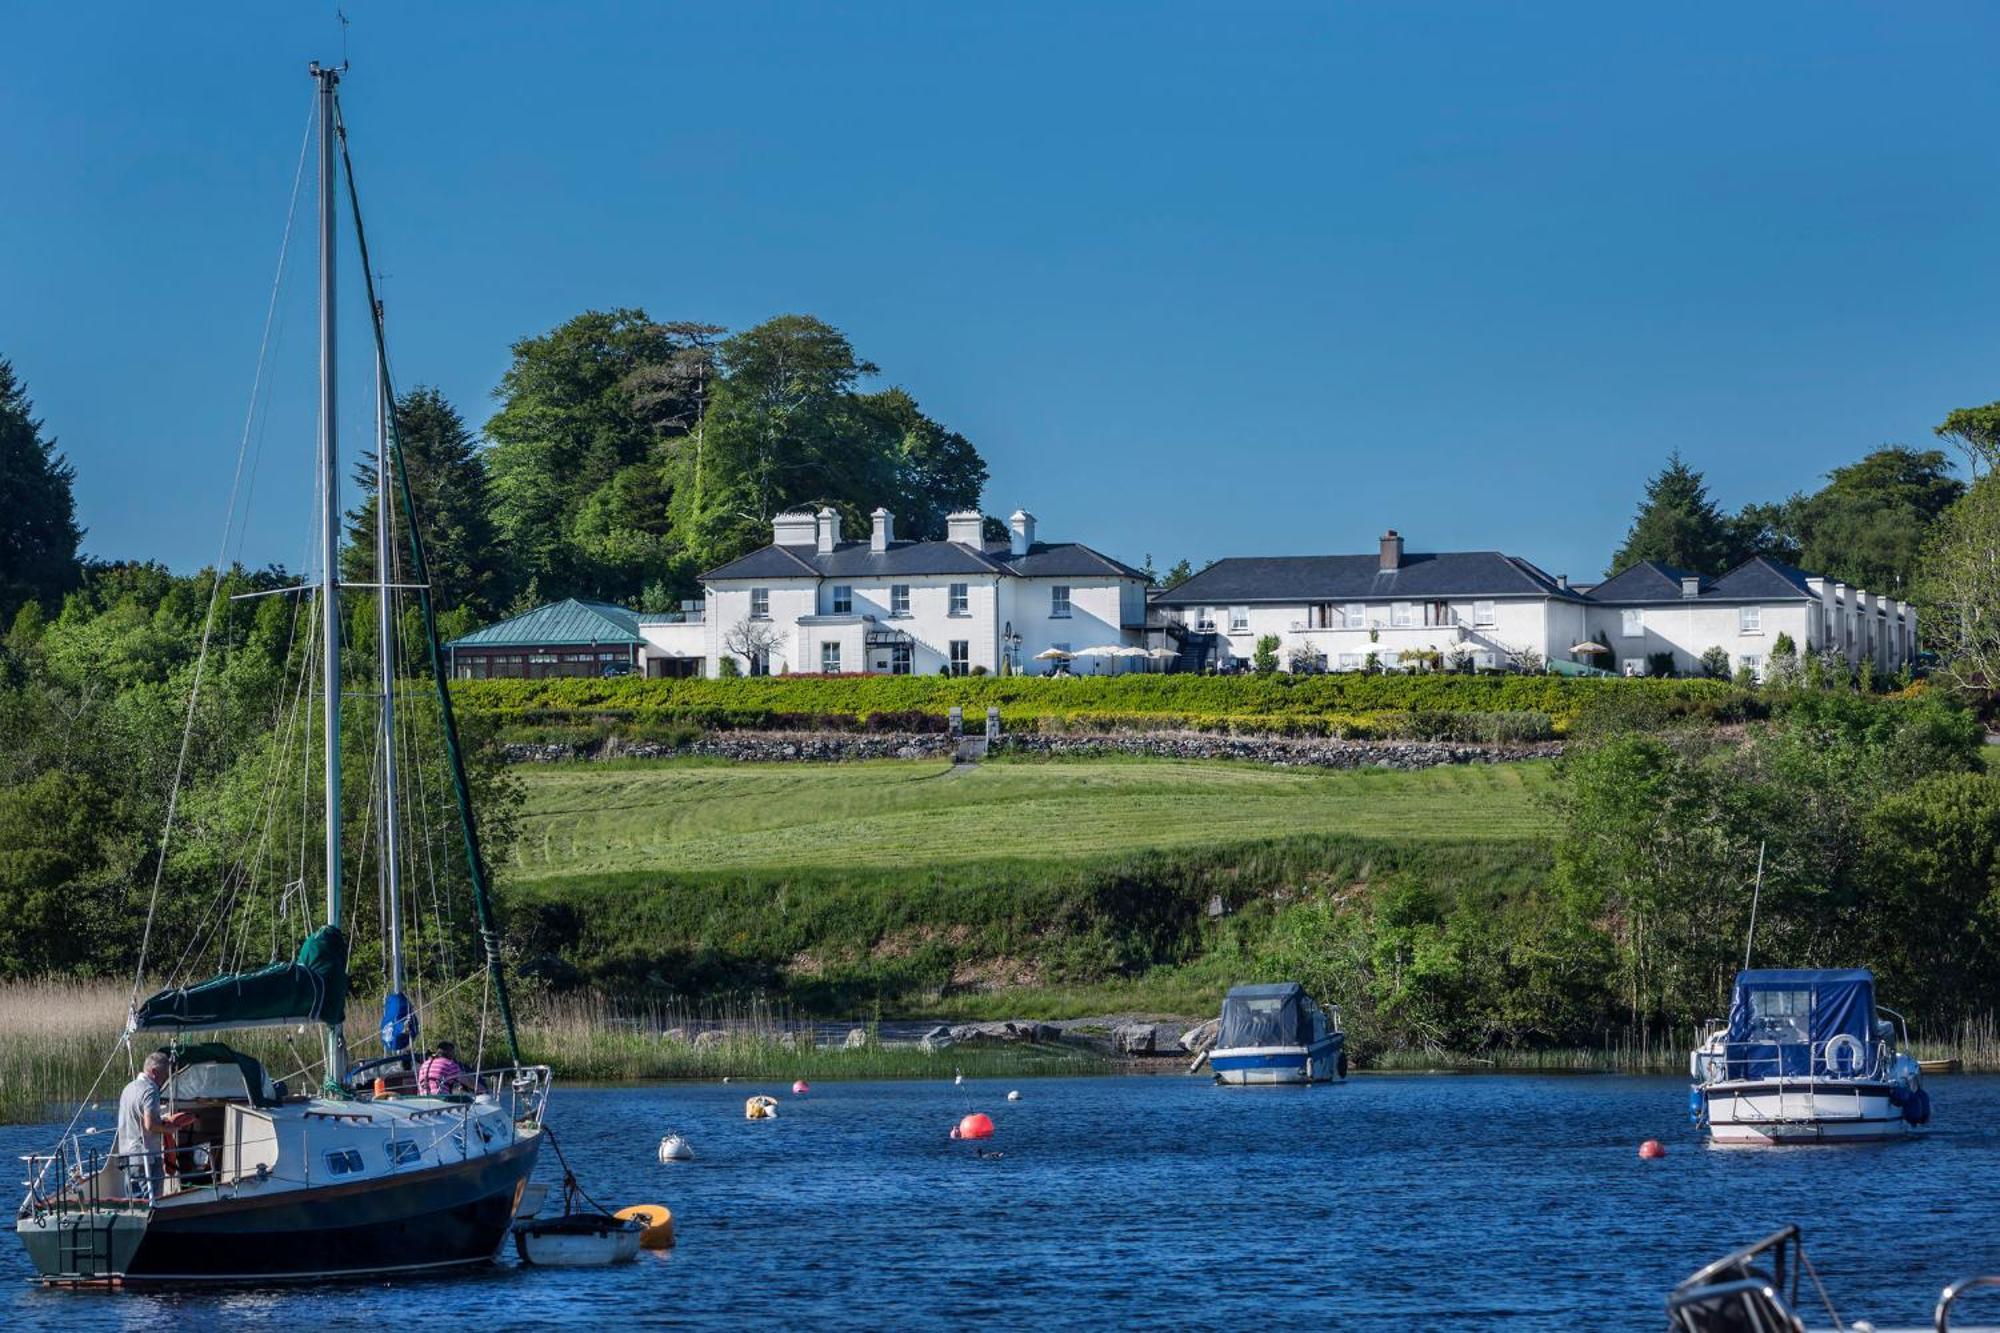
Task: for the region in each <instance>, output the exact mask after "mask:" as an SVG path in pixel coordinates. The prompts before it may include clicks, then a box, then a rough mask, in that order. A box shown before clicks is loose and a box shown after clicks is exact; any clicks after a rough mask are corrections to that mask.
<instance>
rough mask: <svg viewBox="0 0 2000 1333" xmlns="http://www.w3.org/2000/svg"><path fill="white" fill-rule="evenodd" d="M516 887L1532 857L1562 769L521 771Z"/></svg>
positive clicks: (1135, 765)
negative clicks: (1524, 851)
mask: <svg viewBox="0 0 2000 1333" xmlns="http://www.w3.org/2000/svg"><path fill="white" fill-rule="evenodd" d="M521 780H522V783H523V787H524V789H525V791H526V794H527V800H526V804H525V805H524V807H523V809H522V816H521V832H520V836H519V837H518V838H517V839H516V841H515V844H514V847H513V849H512V853H511V857H510V860H509V861H508V863H507V866H506V868H505V874H506V879H507V882H508V883H509V884H534V883H543V882H551V881H556V880H565V881H571V882H574V881H578V880H581V879H585V878H588V877H595V876H601V875H619V876H629V875H632V874H635V873H658V874H672V875H679V874H683V873H687V872H689V871H696V870H698V871H700V872H702V873H709V872H717V871H753V870H755V871H765V870H768V871H791V870H794V869H797V870H802V871H814V872H817V871H826V870H840V871H843V872H853V877H854V878H855V879H856V880H857V881H861V882H865V881H866V880H867V879H869V878H871V877H873V876H875V875H887V876H890V877H894V876H896V875H897V874H898V873H899V872H901V871H903V870H907V869H909V868H911V867H926V866H937V865H943V864H951V865H965V864H970V863H978V862H985V863H992V862H1002V861H1017V860H1032V861H1038V862H1048V861H1056V862H1064V861H1075V860H1079V859H1084V858H1092V857H1102V856H1106V855H1113V854H1129V853H1137V852H1142V851H1164V850H1169V849H1174V848H1184V847H1212V846H1216V845H1218V844H1241V843H1249V842H1257V841H1262V840H1266V839H1271V838H1284V837H1291V836H1295V835H1300V834H1315V835H1321V834H1340V835H1345V836H1350V837H1365V838H1381V839H1389V840H1398V841H1400V840H1425V841H1429V840H1437V839H1448V840H1457V841H1464V840H1468V839H1492V840H1495V841H1516V840H1520V839H1525V838H1532V837H1535V836H1537V835H1538V834H1539V832H1540V831H1541V829H1542V820H1541V816H1540V814H1539V812H1538V810H1537V809H1536V806H1535V803H1534V797H1535V795H1536V793H1537V792H1539V791H1541V790H1542V789H1543V788H1544V787H1545V786H1546V785H1547V781H1548V765H1547V764H1545V763H1528V764H1509V765H1486V764H1476V765H1454V766H1448V767H1442V768H1433V769H1425V770H1422V771H1418V772H1398V771H1391V770H1387V769H1372V768H1371V769H1362V770H1358V771H1343V772H1317V771H1303V770H1290V769H1272V768H1268V767H1263V766H1259V765H1254V764H1234V763H1186V762H1162V761H1130V760H1126V761H1119V760H1088V761H1084V760H1072V761H1067V762H1060V763H1008V764H986V765H981V766H979V767H978V768H976V769H973V770H971V771H969V772H961V773H957V774H954V773H952V772H951V766H950V765H949V764H948V763H945V762H942V761H939V762H930V761H904V760H888V761H883V762H878V763H860V764H839V765H818V764H730V765H720V764H711V763H681V762H672V763H660V762H652V763H647V762H638V763H612V764H589V765H582V764H577V765H550V766H536V767H533V768H530V769H526V770H524V771H523V772H522V773H521Z"/></svg>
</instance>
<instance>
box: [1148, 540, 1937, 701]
mask: <svg viewBox="0 0 2000 1333" xmlns="http://www.w3.org/2000/svg"><path fill="white" fill-rule="evenodd" d="M1152 606H1153V609H1154V615H1155V618H1156V619H1157V620H1158V621H1160V622H1161V624H1162V626H1163V628H1166V629H1167V630H1168V632H1169V633H1171V634H1173V635H1174V637H1175V638H1177V639H1179V640H1180V641H1183V642H1199V641H1204V640H1205V641H1207V642H1213V643H1216V644H1218V645H1219V649H1218V651H1217V652H1216V654H1215V655H1216V656H1218V657H1219V656H1223V655H1226V656H1228V657H1231V658H1236V659H1242V658H1247V657H1249V656H1250V655H1251V653H1252V652H1253V651H1254V650H1255V646H1256V643H1257V640H1258V639H1259V638H1261V637H1263V636H1265V635H1275V636H1277V638H1278V641H1279V643H1280V645H1281V646H1280V648H1279V657H1280V659H1281V660H1288V659H1290V658H1291V657H1293V656H1294V655H1298V656H1301V657H1309V658H1310V659H1311V660H1312V661H1313V662H1314V663H1315V665H1317V666H1319V667H1321V668H1323V669H1326V670H1332V671H1342V670H1345V671H1353V670H1359V669H1361V668H1363V667H1364V666H1366V665H1367V662H1368V658H1369V656H1370V655H1371V654H1372V655H1374V657H1375V660H1376V663H1377V664H1378V665H1380V666H1381V667H1383V668H1384V669H1387V670H1397V669H1399V668H1400V667H1402V666H1403V665H1405V664H1406V663H1409V662H1413V661H1416V660H1418V659H1419V658H1420V656H1431V655H1435V659H1442V660H1450V659H1451V658H1453V657H1454V656H1457V655H1461V654H1463V655H1466V656H1469V657H1470V659H1471V661H1472V663H1473V664H1474V665H1475V666H1480V667H1487V668H1500V669H1505V668H1508V667H1510V666H1516V665H1518V664H1519V663H1520V661H1521V660H1522V659H1523V658H1524V657H1530V658H1531V657H1539V658H1541V659H1542V660H1543V661H1545V662H1555V663H1574V664H1576V665H1579V666H1589V667H1595V668H1599V669H1608V670H1615V671H1619V672H1621V673H1623V674H1625V675H1644V674H1646V672H1647V670H1648V663H1649V661H1650V660H1651V659H1652V658H1653V657H1654V656H1655V655H1658V654H1662V653H1668V654H1672V656H1673V662H1674V670H1675V672H1676V673H1677V674H1681V675H1693V674H1697V672H1698V671H1699V664H1700V661H1701V657H1702V655H1703V654H1704V653H1706V652H1707V651H1708V650H1709V649H1711V648H1721V649H1722V650H1723V651H1724V652H1725V653H1727V654H1728V655H1729V661H1730V665H1731V667H1732V669H1733V668H1736V667H1748V668H1750V670H1751V671H1753V672H1757V673H1760V674H1761V673H1762V671H1763V670H1764V668H1765V666H1766V663H1767V659H1768V658H1769V656H1770V653H1771V645H1772V644H1773V643H1774V642H1776V640H1777V638H1778V636H1779V635H1780V634H1788V635H1790V636H1791V640H1792V642H1793V644H1794V645H1796V647H1797V649H1798V651H1799V652H1801V653H1805V652H1827V651H1830V652H1838V653H1841V654H1843V655H1844V656H1846V658H1847V659H1848V660H1849V661H1850V662H1855V663H1859V662H1860V661H1862V660H1864V659H1866V660H1869V661H1872V662H1873V663H1874V664H1875V666H1876V668H1877V669H1878V670H1881V671H1895V670H1896V669H1898V668H1900V667H1901V666H1902V665H1903V664H1904V663H1906V662H1908V661H1910V660H1911V659H1912V658H1914V657H1915V656H1916V651H1917V616H1916V608H1915V607H1913V606H1911V605H1910V604H1909V603H1907V602H1900V601H1895V600H1892V599H1890V598H1886V597H1880V596H1877V595H1875V594H1873V593H1870V592H1867V591H1865V590H1863V589H1860V588H1852V587H1849V586H1848V585H1846V584H1844V583H1837V582H1834V581H1833V580H1830V579H1826V578H1822V577H1820V576H1819V575H1816V574H1806V573H1803V572H1801V571H1799V570H1796V569H1793V568H1792V567H1791V566H1789V565H1785V564H1782V563H1780V562H1778V561H1776V560H1769V559H1765V558H1763V557H1758V558H1756V559H1752V560H1748V561H1746V562H1744V563H1743V564H1741V565H1739V566H1737V567H1736V568H1735V569H1732V570H1730V571H1729V572H1728V573H1726V574H1723V575H1722V576H1720V577H1719V578H1707V577H1703V576H1700V575H1695V574H1689V573H1686V572H1684V571H1682V570H1677V569H1673V568H1671V567H1669V566H1666V565H1663V564H1660V563H1659V562H1657V561H1645V562H1642V563H1640V564H1637V565H1633V566H1631V567H1630V568H1628V569H1625V570H1623V571H1621V572H1620V573H1619V574H1617V575H1616V576H1615V577H1613V578H1610V579H1607V580H1605V581H1604V582H1603V583H1599V584H1595V585H1584V584H1572V583H1571V582H1570V581H1569V580H1568V579H1567V578H1564V577H1562V576H1560V575H1550V574H1547V573H1544V572H1543V571H1542V570H1541V569H1539V568H1537V567H1536V566H1534V565H1533V564H1530V563H1529V562H1528V561H1526V560H1523V559H1521V558H1520V557H1518V556H1511V555H1504V554H1502V553H1500V552H1498V551H1447V552H1438V553H1417V552H1408V551H1405V549H1404V545H1403V539H1402V537H1401V536H1399V535H1398V534H1397V533H1396V532H1395V531H1394V530H1391V531H1389V532H1387V533H1384V534H1383V536H1382V539H1381V542H1380V544H1379V549H1378V550H1377V551H1376V552H1375V553H1374V554H1371V555H1330V556H1265V557H1243V558H1235V559H1228V560H1218V561H1216V562H1215V563H1214V564H1212V565H1210V566H1209V567H1208V568H1207V569H1204V570H1203V571H1202V572H1201V573H1199V574H1196V575H1195V576H1194V577H1193V578H1190V579H1188V580H1186V581H1185V582H1183V583H1181V584H1179V585H1178V586H1176V587H1173V588H1169V589H1167V590H1166V591H1165V592H1162V593H1158V594H1155V595H1154V597H1153V598H1152ZM1209 636H1212V638H1210V637H1209Z"/></svg>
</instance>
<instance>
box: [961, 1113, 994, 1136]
mask: <svg viewBox="0 0 2000 1333" xmlns="http://www.w3.org/2000/svg"><path fill="white" fill-rule="evenodd" d="M957 1136H958V1137H959V1138H961V1139H990V1138H992V1137H993V1117H992V1116H990V1115H988V1114H986V1112H984V1111H974V1112H973V1113H972V1114H971V1115H969V1116H967V1117H965V1119H963V1120H961V1121H959V1122H958V1131H957Z"/></svg>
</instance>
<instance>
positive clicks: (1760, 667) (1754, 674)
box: [1736, 653, 1764, 680]
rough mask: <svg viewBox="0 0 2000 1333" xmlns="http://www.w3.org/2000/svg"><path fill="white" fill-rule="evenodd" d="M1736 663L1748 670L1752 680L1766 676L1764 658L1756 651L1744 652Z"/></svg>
mask: <svg viewBox="0 0 2000 1333" xmlns="http://www.w3.org/2000/svg"><path fill="white" fill-rule="evenodd" d="M1736 665H1737V666H1739V667H1742V668H1743V669H1745V670H1746V671H1748V672H1749V673H1750V677H1751V679H1752V680H1762V679H1763V678H1764V659H1763V658H1762V657H1761V656H1759V655H1758V654H1756V653H1744V654H1743V655H1742V656H1740V657H1738V658H1737V659H1736Z"/></svg>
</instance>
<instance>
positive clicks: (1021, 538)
mask: <svg viewBox="0 0 2000 1333" xmlns="http://www.w3.org/2000/svg"><path fill="white" fill-rule="evenodd" d="M1007 531H1008V534H1009V540H1008V543H1007V549H1008V550H1009V552H1011V553H1012V554H1014V555H1026V554H1027V553H1028V550H1029V548H1030V547H1032V546H1034V544H1035V516H1034V515H1033V514H1031V513H1029V512H1028V511H1027V510H1025V509H1016V510H1015V511H1014V516H1013V517H1012V518H1010V519H1008V520H1007Z"/></svg>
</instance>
